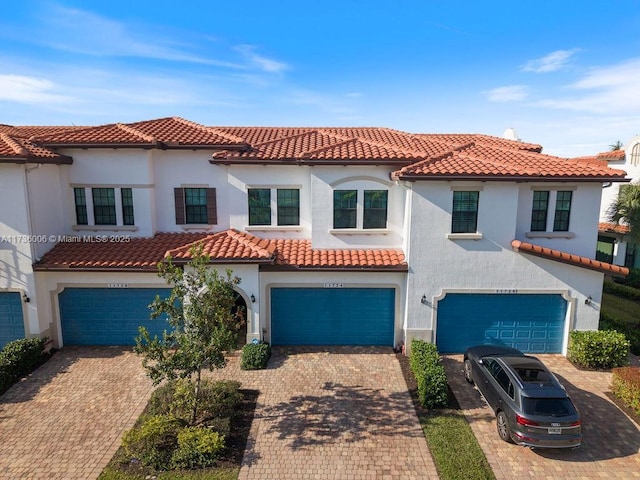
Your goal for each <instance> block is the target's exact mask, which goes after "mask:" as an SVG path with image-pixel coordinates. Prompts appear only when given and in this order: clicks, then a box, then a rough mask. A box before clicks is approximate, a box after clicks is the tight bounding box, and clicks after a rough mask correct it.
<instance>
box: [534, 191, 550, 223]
mask: <svg viewBox="0 0 640 480" xmlns="http://www.w3.org/2000/svg"><path fill="white" fill-rule="evenodd" d="M548 208H549V192H546V191H535V192H533V209H532V211H531V231H532V232H544V231H545V230H546V229H547V210H548Z"/></svg>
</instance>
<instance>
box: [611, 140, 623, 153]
mask: <svg viewBox="0 0 640 480" xmlns="http://www.w3.org/2000/svg"><path fill="white" fill-rule="evenodd" d="M623 146H624V144H623V143H622V142H621V141H620V140H616V141H615V142H614V143H612V144H611V145H609V148H610V149H611V151H612V152H615V151H616V150H621V149H622V147H623Z"/></svg>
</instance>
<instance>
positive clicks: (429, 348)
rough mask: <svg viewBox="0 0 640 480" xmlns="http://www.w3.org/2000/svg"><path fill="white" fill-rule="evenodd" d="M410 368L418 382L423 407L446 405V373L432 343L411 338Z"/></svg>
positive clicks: (419, 396)
mask: <svg viewBox="0 0 640 480" xmlns="http://www.w3.org/2000/svg"><path fill="white" fill-rule="evenodd" d="M410 364H411V370H413V374H414V375H415V377H416V381H417V383H418V398H419V399H420V403H421V404H422V406H424V407H425V408H436V407H444V406H446V405H447V399H448V397H447V375H446V373H445V371H444V367H443V366H442V364H441V363H440V356H439V355H438V350H437V348H436V346H435V345H434V344H433V343H427V342H425V341H423V340H417V339H413V340H412V342H411V356H410Z"/></svg>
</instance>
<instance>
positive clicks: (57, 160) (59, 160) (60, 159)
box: [0, 155, 73, 165]
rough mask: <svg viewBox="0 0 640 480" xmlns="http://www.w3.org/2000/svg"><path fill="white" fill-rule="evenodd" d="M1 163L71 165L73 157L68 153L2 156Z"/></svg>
mask: <svg viewBox="0 0 640 480" xmlns="http://www.w3.org/2000/svg"><path fill="white" fill-rule="evenodd" d="M0 163H15V164H16V165H24V164H26V163H38V164H43V165H71V164H72V163H73V158H72V157H69V156H67V155H59V156H57V157H50V158H49V157H47V158H40V157H33V156H27V157H0Z"/></svg>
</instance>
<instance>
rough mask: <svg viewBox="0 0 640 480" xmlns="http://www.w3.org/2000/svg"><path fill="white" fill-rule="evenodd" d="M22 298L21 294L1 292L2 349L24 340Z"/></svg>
mask: <svg viewBox="0 0 640 480" xmlns="http://www.w3.org/2000/svg"><path fill="white" fill-rule="evenodd" d="M24 337H25V335H24V317H23V314H22V298H21V297H20V293H19V292H0V348H2V347H4V346H5V345H6V344H7V343H9V342H11V341H13V340H18V339H19V338H24Z"/></svg>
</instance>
